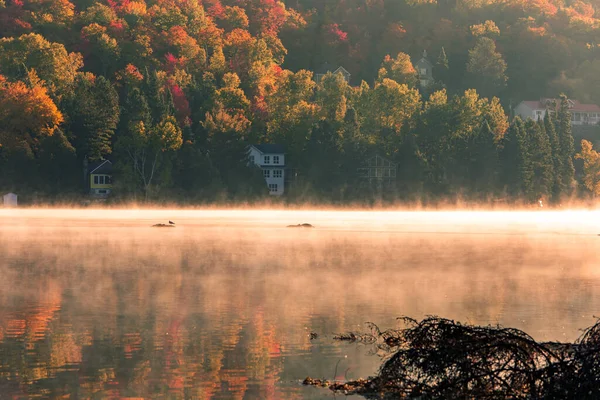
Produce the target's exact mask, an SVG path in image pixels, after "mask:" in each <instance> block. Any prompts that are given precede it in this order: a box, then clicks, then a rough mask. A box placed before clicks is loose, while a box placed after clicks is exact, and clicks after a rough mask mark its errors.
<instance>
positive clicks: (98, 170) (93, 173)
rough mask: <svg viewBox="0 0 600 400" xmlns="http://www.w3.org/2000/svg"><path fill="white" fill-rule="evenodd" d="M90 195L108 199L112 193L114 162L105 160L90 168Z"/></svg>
mask: <svg viewBox="0 0 600 400" xmlns="http://www.w3.org/2000/svg"><path fill="white" fill-rule="evenodd" d="M89 171H90V172H89V181H88V182H89V185H90V195H91V196H93V197H98V198H106V197H108V195H109V194H110V193H111V191H112V162H110V161H109V160H103V161H100V162H98V163H95V164H91V165H90V166H89Z"/></svg>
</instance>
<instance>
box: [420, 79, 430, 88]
mask: <svg viewBox="0 0 600 400" xmlns="http://www.w3.org/2000/svg"><path fill="white" fill-rule="evenodd" d="M428 83H429V82H428V81H427V79H421V86H423V87H425V86H427V84H428Z"/></svg>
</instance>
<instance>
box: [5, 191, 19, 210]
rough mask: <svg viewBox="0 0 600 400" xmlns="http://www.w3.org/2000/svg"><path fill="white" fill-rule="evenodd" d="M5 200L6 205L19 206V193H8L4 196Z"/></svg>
mask: <svg viewBox="0 0 600 400" xmlns="http://www.w3.org/2000/svg"><path fill="white" fill-rule="evenodd" d="M2 199H3V200H4V207H16V206H17V195H16V194H14V193H7V194H5V195H4V196H2Z"/></svg>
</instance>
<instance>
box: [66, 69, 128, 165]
mask: <svg viewBox="0 0 600 400" xmlns="http://www.w3.org/2000/svg"><path fill="white" fill-rule="evenodd" d="M64 107H65V109H66V110H67V112H68V115H69V117H70V118H69V130H70V132H71V137H72V138H73V139H72V141H73V144H74V145H75V148H76V149H77V153H78V156H79V159H80V160H81V159H83V157H87V158H88V159H89V160H90V161H94V160H100V159H102V158H104V157H105V156H106V155H108V154H111V153H112V136H113V134H114V132H115V129H116V128H117V124H118V123H119V112H120V110H119V96H118V94H117V91H116V90H115V89H114V87H113V85H112V84H111V83H110V82H109V81H108V79H106V78H104V77H103V76H98V77H93V76H91V75H79V76H78V77H77V80H76V84H75V89H74V92H73V96H72V97H69V98H68V99H66V100H65V104H64Z"/></svg>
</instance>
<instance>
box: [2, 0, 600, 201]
mask: <svg viewBox="0 0 600 400" xmlns="http://www.w3.org/2000/svg"><path fill="white" fill-rule="evenodd" d="M233 3H235V5H234V4H233ZM359 3H360V2H355V1H350V3H348V4H344V5H343V7H342V2H341V0H332V1H331V2H329V3H327V4H326V5H323V2H322V1H317V0H302V1H297V2H292V3H290V2H287V3H286V5H285V6H284V5H283V3H281V2H273V1H266V0H256V1H240V2H225V3H224V4H221V3H220V2H218V1H217V2H210V6H206V5H203V4H202V3H201V2H197V1H191V2H168V1H164V0H158V1H153V2H146V1H145V0H136V1H127V2H117V3H114V2H109V3H106V4H104V3H96V2H90V1H87V0H78V1H77V2H75V3H74V4H71V3H70V2H69V1H67V0H48V1H43V2H25V3H23V5H21V6H18V7H17V6H15V4H12V3H10V4H9V3H7V4H4V5H3V6H1V5H0V21H1V22H2V23H1V24H0V74H2V81H1V85H2V90H3V94H4V97H3V98H0V103H2V105H3V107H2V108H1V109H0V121H1V122H2V125H1V126H0V159H1V161H0V163H1V169H3V171H4V172H3V173H2V180H1V181H0V185H1V186H3V187H4V186H11V187H12V186H14V185H18V184H19V183H18V182H27V185H31V190H44V191H52V190H53V189H52V188H51V187H49V186H48V185H44V184H43V183H42V182H41V181H43V179H42V180H38V179H35V176H37V175H40V174H43V173H42V172H41V169H44V170H45V171H47V172H48V174H47V175H44V177H45V178H44V179H46V180H47V179H55V180H57V181H58V180H60V181H61V187H63V185H64V187H65V190H69V185H72V186H71V187H70V190H73V191H75V190H79V189H80V187H79V182H76V181H77V180H78V179H71V178H68V177H69V176H71V174H70V171H71V170H73V169H77V168H76V167H75V168H73V166H72V165H73V163H76V164H77V163H80V162H81V161H83V158H84V157H87V158H88V159H90V160H99V159H103V158H106V157H110V158H111V160H112V161H114V165H115V167H116V170H117V173H116V175H118V176H117V177H116V179H115V182H117V183H116V185H119V186H118V188H117V189H118V190H117V191H119V190H120V191H122V193H124V192H125V191H129V192H130V194H132V195H137V194H143V195H144V196H145V198H158V196H159V194H160V191H161V190H162V189H164V188H169V189H173V193H177V194H181V195H182V196H185V197H190V198H194V199H201V198H208V197H210V196H213V197H214V196H216V194H215V193H217V192H218V193H219V195H223V196H233V195H234V194H235V195H236V196H246V195H248V196H262V195H264V194H265V190H266V185H265V184H264V180H262V178H261V177H260V171H256V170H253V169H252V168H249V167H248V162H247V160H246V156H247V146H248V145H249V144H253V143H275V144H281V145H283V146H285V148H286V163H287V164H288V166H289V167H291V168H294V171H295V172H294V174H295V175H296V174H297V176H298V177H299V178H298V179H299V180H302V185H303V187H311V188H312V189H313V190H317V193H315V194H316V195H321V196H324V197H326V198H328V199H334V198H336V199H342V198H343V199H347V196H348V195H349V193H351V192H352V190H350V189H349V188H357V189H355V193H354V195H358V196H360V195H361V194H360V190H362V189H358V188H364V189H365V193H366V192H370V191H371V190H372V189H376V190H374V191H375V192H376V191H377V190H379V189H380V188H381V187H378V186H377V185H370V184H368V185H366V184H364V182H363V181H361V179H360V178H359V177H358V175H357V173H356V170H357V168H358V167H359V166H360V164H361V163H362V162H363V161H364V160H365V159H366V158H367V157H368V156H372V155H374V154H379V155H381V156H384V157H386V158H388V159H389V160H390V161H392V162H394V163H396V164H398V175H397V179H396V180H395V181H394V182H393V184H391V185H389V188H391V187H393V190H392V189H390V190H389V192H388V195H390V196H391V197H393V196H398V195H402V196H407V197H408V196H410V192H411V191H413V192H415V191H419V193H421V192H423V193H424V194H425V195H426V196H429V195H433V196H438V195H439V196H452V195H457V194H460V195H463V196H469V197H472V198H477V199H488V198H490V197H493V196H499V195H500V193H501V192H503V190H504V189H506V193H507V194H509V196H510V197H511V198H513V199H515V200H517V199H524V200H527V201H532V200H537V198H539V197H551V198H552V200H554V201H557V202H558V201H560V200H561V199H562V198H564V197H567V196H570V195H571V194H572V190H573V188H574V186H575V185H574V177H575V174H574V167H573V155H574V149H573V137H572V132H571V126H570V116H569V113H568V108H567V106H566V103H565V101H566V98H563V99H562V100H561V107H560V108H559V110H558V111H557V112H556V113H547V117H546V119H545V120H544V122H543V124H542V123H541V122H534V121H532V122H529V121H528V122H526V123H523V122H522V121H519V120H515V121H514V122H513V123H512V124H511V126H510V128H509V121H508V117H507V115H506V113H505V111H504V108H503V105H502V104H508V103H509V102H510V103H512V104H515V103H516V102H519V101H521V100H523V99H534V98H539V97H540V96H544V95H548V96H552V95H554V94H555V93H556V91H557V90H558V89H562V90H564V91H565V92H566V93H568V94H569V95H571V96H578V97H579V98H578V99H579V100H582V101H600V97H598V94H597V93H598V92H600V90H597V89H599V88H600V86H599V85H598V79H597V75H599V74H598V73H597V72H598V65H600V64H599V61H598V60H600V51H598V44H597V43H599V42H600V38H598V37H596V36H597V35H596V33H595V30H593V29H591V28H593V27H594V26H596V25H597V24H598V20H597V19H595V18H594V16H593V13H591V14H590V9H589V7H587V2H586V1H583V2H578V3H577V5H571V4H570V3H569V4H567V3H565V2H558V1H553V0H552V1H548V2H534V3H535V4H533V3H531V2H524V1H520V0H510V1H499V0H485V1H471V0H469V1H459V2H456V4H454V3H452V2H439V3H437V4H435V2H432V1H429V0H427V1H412V0H411V1H408V0H398V1H391V0H381V1H375V2H370V3H369V6H368V7H364V5H362V4H359ZM205 6H206V7H207V8H206V9H205ZM467 11H468V12H467ZM67 49H69V50H75V51H77V52H80V53H75V52H69V51H68V50H67ZM424 49H426V50H428V51H430V52H431V53H432V54H434V52H439V53H438V54H439V55H438V57H437V59H436V60H434V63H435V65H434V67H433V72H432V73H433V77H434V80H435V83H434V84H432V85H430V86H428V87H427V88H426V89H418V88H417V86H418V85H417V83H418V82H417V79H418V74H417V71H416V70H415V67H414V65H413V63H412V61H411V55H412V56H415V55H419V54H421V52H422V51H423V50H424ZM390 54H391V55H396V56H395V57H391V56H389V55H390ZM386 55H387V56H386ZM449 60H450V61H451V62H449ZM326 61H327V62H328V63H330V64H333V67H335V68H337V66H343V67H344V68H345V69H346V70H348V71H350V73H351V79H350V82H351V83H354V82H360V81H361V80H362V83H361V85H360V86H358V87H355V86H353V85H352V84H349V83H348V82H346V80H345V79H344V77H343V76H342V75H339V74H338V75H333V74H328V75H326V76H324V77H323V78H322V79H321V80H320V81H319V83H318V84H317V83H316V82H315V79H314V76H313V75H314V72H315V71H316V69H317V68H318V67H320V66H321V65H322V64H323V63H324V62H326ZM507 61H508V63H507ZM509 78H510V79H509ZM366 82H369V83H371V84H372V85H371V86H370V85H369V84H367V83H366ZM497 95H501V97H495V96H497ZM425 99H426V100H425ZM596 99H598V100H596ZM53 133H56V136H53ZM590 154H591V153H590ZM74 160H75V161H74ZM324 170H326V171H328V173H327V174H324V173H323V171H324ZM7 171H10V172H7ZM59 175H60V176H63V177H65V179H59V178H58V176H59ZM50 177H51V178H50ZM389 188H388V189H389ZM162 193H165V191H163V192H162Z"/></svg>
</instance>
